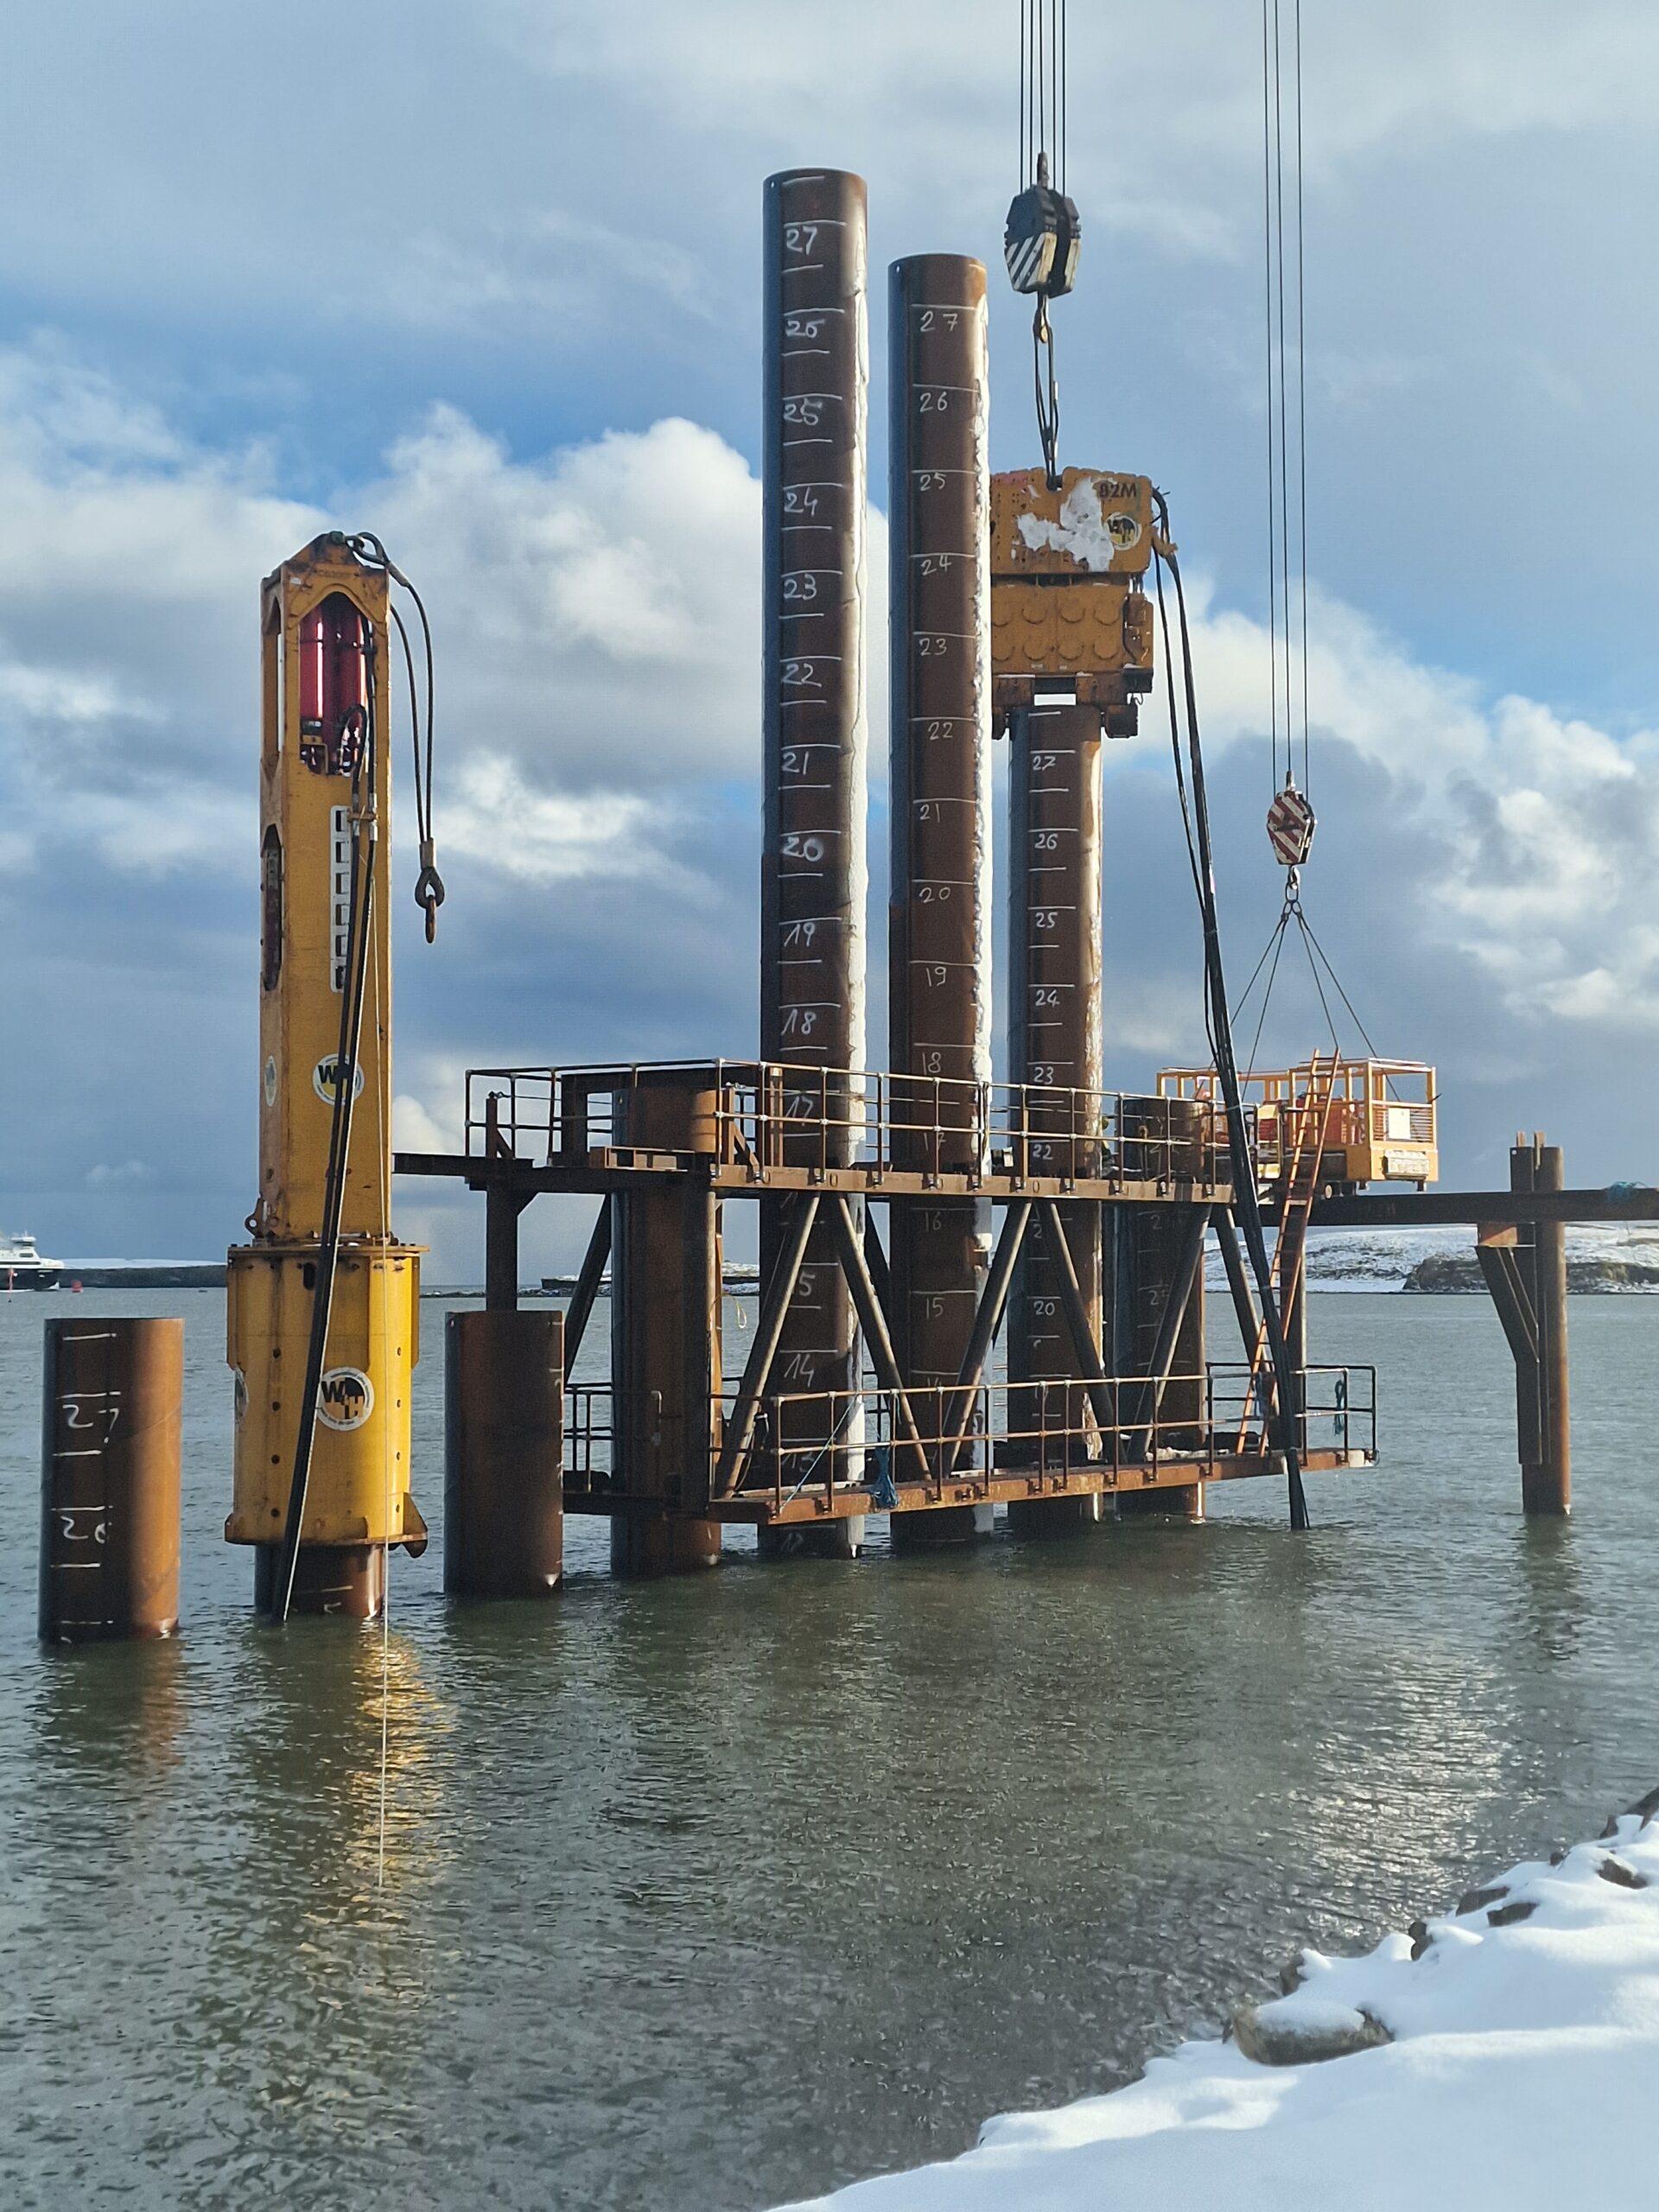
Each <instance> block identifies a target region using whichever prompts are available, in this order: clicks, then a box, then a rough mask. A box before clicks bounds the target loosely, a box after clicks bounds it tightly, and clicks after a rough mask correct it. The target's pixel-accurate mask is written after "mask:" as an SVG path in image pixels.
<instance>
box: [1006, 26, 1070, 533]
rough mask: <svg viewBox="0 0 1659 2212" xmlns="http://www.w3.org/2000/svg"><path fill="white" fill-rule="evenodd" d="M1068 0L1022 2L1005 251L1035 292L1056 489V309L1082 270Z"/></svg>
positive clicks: (1012, 269) (1024, 290)
mask: <svg viewBox="0 0 1659 2212" xmlns="http://www.w3.org/2000/svg"><path fill="white" fill-rule="evenodd" d="M1066 17H1067V0H1020V131H1019V138H1020V169H1019V176H1020V184H1019V189H1018V190H1017V192H1016V193H1015V195H1014V204H1013V206H1012V207H1010V208H1009V210H1008V227H1007V232H1006V233H1005V236H1004V238H1003V255H1004V257H1005V259H1006V260H1007V268H1008V275H1009V277H1010V279H1011V280H1012V282H1013V284H1014V289H1015V291H1016V292H1019V293H1021V294H1024V295H1034V296H1035V300H1036V305H1035V308H1034V311H1033V316H1032V325H1031V338H1032V365H1033V393H1034V397H1035V399H1036V409H1037V435H1038V438H1039V442H1040V443H1041V445H1042V449H1043V467H1044V472H1045V474H1046V478H1047V480H1048V485H1049V488H1050V490H1051V491H1058V489H1059V487H1060V473H1059V439H1060V385H1059V376H1058V371H1057V369H1056V367H1055V360H1054V330H1053V325H1052V322H1051V321H1050V320H1049V307H1050V304H1051V302H1052V301H1054V300H1057V299H1059V298H1061V297H1062V296H1064V295H1065V293H1067V292H1069V291H1070V290H1071V285H1072V282H1073V280H1074V278H1075V276H1076V271H1077V245H1078V235H1079V233H1078V224H1077V208H1076V207H1074V206H1073V204H1072V202H1071V200H1069V199H1067V197H1066V194H1065V184H1066V153H1067V137H1068V130H1067V118H1066V94H1067V82H1066V78H1067V62H1066V52H1067V34H1068V24H1067V20H1066Z"/></svg>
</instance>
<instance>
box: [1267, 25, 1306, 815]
mask: <svg viewBox="0 0 1659 2212" xmlns="http://www.w3.org/2000/svg"><path fill="white" fill-rule="evenodd" d="M1286 4H1288V6H1289V9H1290V13H1291V23H1290V35H1289V47H1290V52H1289V56H1288V65H1289V73H1290V77H1291V86H1290V106H1291V121H1292V125H1293V130H1294V136H1293V137H1292V138H1291V140H1290V143H1289V144H1288V145H1287V132H1286V116H1285V106H1286V99H1285V75H1286V64H1287V56H1286V53H1285V48H1286V36H1285V24H1284V22H1283V12H1284V7H1285V5H1286ZM1287 170H1288V173H1289V180H1290V181H1289V186H1288V190H1289V192H1290V194H1291V204H1292V207H1293V209H1294V266H1293V265H1292V251H1291V248H1290V247H1289V246H1288V245H1287V231H1288V229H1289V227H1290V226H1289V222H1288V220H1287ZM1304 209H1305V193H1304V186H1303V160H1302V5H1301V0H1262V240H1263V251H1262V261H1263V277H1264V284H1265V306H1266V315H1265V324H1266V339H1267V409H1266V412H1267V424H1268V453H1267V461H1268V736H1269V742H1270V747H1271V760H1272V770H1271V775H1272V797H1273V798H1275V799H1276V798H1277V797H1278V794H1279V792H1280V791H1281V789H1286V790H1290V791H1294V790H1295V789H1296V788H1297V785H1296V780H1295V768H1296V754H1297V751H1298V747H1297V735H1298V725H1299V723H1300V740H1301V743H1300V753H1301V770H1302V777H1301V785H1300V789H1301V791H1302V793H1303V795H1304V797H1306V793H1307V791H1308V784H1309V772H1310V767H1311V760H1310V753H1311V748H1310V745H1309V736H1308V730H1309V715H1308V693H1309V683H1308V619H1307V315H1306V306H1307V282H1306V247H1305V232H1306V226H1305V223H1304V219H1303V218H1304ZM1293 288H1294V321H1293V317H1292V315H1291V312H1290V307H1289V301H1290V298H1291V296H1292V293H1293ZM1293 329H1294V341H1293V337H1292V332H1293ZM1293 386H1294V399H1295V407H1294V415H1293V412H1292V408H1291V395H1292V388H1293ZM1293 454H1294V481H1295V498H1294V508H1293V499H1292V476H1293V468H1292V460H1293ZM1293 513H1294V522H1293ZM1293 561H1294V583H1293ZM1299 662H1300V696H1299V686H1298V684H1297V681H1296V677H1297V672H1298V663H1299ZM1281 697H1282V701H1283V708H1284V720H1283V730H1284V779H1283V783H1282V785H1281V779H1280V773H1279V762H1280V747H1279V733H1280V728H1281V722H1280V705H1281ZM1311 838H1312V831H1311V829H1310V831H1309V840H1310V842H1311Z"/></svg>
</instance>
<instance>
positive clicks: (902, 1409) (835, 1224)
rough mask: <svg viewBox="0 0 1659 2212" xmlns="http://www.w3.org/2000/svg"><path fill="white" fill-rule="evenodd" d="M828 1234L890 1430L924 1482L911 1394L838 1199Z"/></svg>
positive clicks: (859, 1244) (847, 1211) (845, 1207)
mask: <svg viewBox="0 0 1659 2212" xmlns="http://www.w3.org/2000/svg"><path fill="white" fill-rule="evenodd" d="M829 1228H830V1233H831V1235H832V1236H834V1238H835V1240H836V1250H837V1252H838V1254H839V1255H840V1259H841V1264H842V1269H843V1271H844V1272H845V1274H846V1278H847V1281H848V1284H849V1287H850V1288H851V1291H852V1294H853V1303H854V1305H855V1306H856V1308H857V1309H858V1318H859V1322H860V1324H861V1326H862V1328H863V1331H864V1335H865V1338H866V1340H867V1342H868V1344H869V1348H870V1361H871V1364H872V1365H873V1366H874V1369H875V1379H876V1381H877V1382H878V1383H880V1387H881V1388H882V1389H884V1390H885V1391H887V1393H888V1395H889V1396H890V1397H891V1398H892V1400H893V1427H894V1429H895V1431H896V1432H897V1433H898V1435H899V1438H900V1439H901V1440H902V1441H903V1443H904V1445H905V1446H906V1450H907V1451H908V1452H910V1453H911V1454H912V1457H913V1458H914V1459H915V1460H916V1462H917V1472H918V1476H919V1477H920V1478H921V1479H922V1480H923V1481H924V1482H925V1481H926V1479H927V1478H928V1476H929V1474H930V1473H931V1468H930V1465H929V1463H928V1457H927V1452H926V1450H925V1447H924V1446H923V1443H922V1438H921V1432H920V1430H919V1429H918V1427H917V1426H916V1415H915V1413H914V1411H913V1409H912V1406H911V1402H910V1393H909V1391H908V1390H907V1389H906V1388H905V1378H904V1376H903V1375H902V1374H901V1373H900V1372H899V1361H898V1357H897V1356H896V1355H895V1353H894V1351H893V1338H892V1337H891V1335H890V1334H889V1333H888V1330H887V1315H886V1314H885V1313H883V1312H882V1310H881V1301H880V1299H879V1298H878V1297H877V1296H876V1294H875V1285H874V1282H873V1281H871V1279H870V1270H869V1267H868V1263H867V1262H866V1261H865V1257H864V1245H863V1241H862V1239H861V1237H860V1236H859V1233H858V1230H857V1227H856V1225H855V1223H854V1220H853V1214H852V1208H851V1207H850V1206H849V1204H848V1202H847V1200H846V1199H845V1198H841V1197H839V1196H837V1197H836V1198H831V1199H830V1200H829Z"/></svg>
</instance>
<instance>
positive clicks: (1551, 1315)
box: [1524, 1140, 1573, 1516]
mask: <svg viewBox="0 0 1659 2212" xmlns="http://www.w3.org/2000/svg"><path fill="white" fill-rule="evenodd" d="M1533 1160H1534V1166H1533V1179H1532V1186H1533V1188H1534V1190H1535V1191H1560V1190H1561V1189H1563V1188H1565V1179H1564V1175H1563V1171H1562V1161H1561V1148H1560V1146H1559V1145H1554V1144H1545V1143H1543V1142H1542V1141H1541V1140H1535V1145H1534V1152H1533ZM1536 1234H1537V1239H1538V1243H1537V1256H1536V1277H1537V1286H1538V1289H1537V1300H1536V1304H1535V1308H1534V1311H1535V1314H1536V1317H1537V1326H1538V1369H1539V1375H1538V1382H1539V1391H1538V1396H1539V1429H1540V1442H1541V1446H1542V1450H1541V1453H1540V1458H1539V1465H1538V1469H1537V1473H1536V1477H1535V1480H1534V1483H1533V1484H1532V1488H1531V1491H1530V1494H1529V1495H1528V1496H1527V1497H1525V1499H1524V1503H1525V1506H1526V1510H1527V1511H1528V1512H1529V1513H1537V1514H1558V1515H1562V1516H1565V1515H1567V1514H1569V1513H1571V1511H1572V1510H1573V1444H1572V1436H1571V1433H1570V1427H1569V1421H1568V1389H1567V1228H1566V1224H1564V1223H1562V1222H1559V1221H1542V1222H1540V1223H1539V1224H1538V1228H1537V1231H1536Z"/></svg>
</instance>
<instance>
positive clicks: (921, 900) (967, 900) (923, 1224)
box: [887, 253, 991, 1386]
mask: <svg viewBox="0 0 1659 2212" xmlns="http://www.w3.org/2000/svg"><path fill="white" fill-rule="evenodd" d="M888 328H889V334H890V335H889V392H890V407H891V417H890V455H891V461H890V487H889V516H890V530H891V536H890V540H889V543H890V589H891V602H890V603H891V607H892V616H891V625H892V627H891V639H892V736H891V753H890V758H891V777H892V836H893V868H892V893H891V898H890V903H889V908H888V938H887V944H888V1027H889V1036H890V1050H889V1053H888V1060H889V1065H891V1067H892V1069H893V1073H894V1078H895V1082H894V1090H895V1102H894V1109H893V1111H894V1119H895V1122H896V1124H898V1126H896V1127H895V1128H894V1131H893V1160H894V1164H895V1166H899V1167H901V1168H906V1169H910V1170H912V1171H915V1170H924V1171H925V1170H926V1169H928V1168H930V1167H932V1168H940V1167H943V1168H947V1169H950V1170H955V1171H958V1172H961V1171H970V1170H973V1169H975V1168H977V1167H980V1166H983V1165H985V1164H986V1163H985V1161H984V1160H983V1157H982V1154H983V1153H984V1150H985V1148H986V1147H985V1144H984V1140H983V1136H982V1132H981V1130H980V1128H979V1127H978V1126H977V1125H978V1122H979V1121H980V1116H979V1114H978V1113H977V1112H976V1110H975V1107H976V1097H975V1093H974V1091H973V1090H971V1089H970V1088H969V1086H971V1085H976V1084H979V1085H988V1084H989V1082H990V1076H991V766H990V743H991V729H990V658H989V655H990V637H989V571H988V515H989V481H990V478H989V463H988V388H987V387H988V354H987V334H986V304H985V271H984V269H983V267H982V264H980V263H979V262H977V261H974V260H970V259H968V258H966V257H963V256H961V255H957V254H942V253H934V254H920V255H917V256H915V257H913V258H912V259H909V260H906V261H899V262H895V263H894V264H893V268H892V269H891V270H890V271H889V276H888ZM906 1075H908V1076H913V1077H917V1078H918V1080H917V1081H916V1082H915V1083H913V1084H902V1083H901V1082H900V1081H899V1078H902V1077H905V1076H906ZM906 1122H911V1123H913V1124H914V1125H915V1126H914V1128H911V1129H906V1127H905V1126H904V1124H905V1123H906ZM936 1132H937V1133H938V1134H937V1135H936ZM889 1218H890V1222H891V1229H890V1232H889V1236H888V1246H889V1260H890V1264H891V1268H892V1274H893V1334H894V1339H895V1342H894V1349H895V1351H896V1352H897V1355H898V1358H899V1366H900V1369H901V1370H902V1371H903V1373H904V1375H905V1377H906V1381H907V1382H912V1383H918V1384H922V1385H924V1386H926V1385H942V1384H947V1383H954V1382H955V1381H956V1379H957V1376H958V1375H959V1374H960V1372H961V1370H962V1362H963V1353H964V1352H965V1351H966V1350H967V1345H968V1339H969V1335H970V1333H971V1332H972V1328H973V1320H974V1310H975V1304H976V1300H977V1298H978V1295H979V1290H980V1286H981V1284H982V1281H983V1278H984V1273H985V1266H986V1261H987V1257H988V1246H989V1233H988V1232H989V1221H988V1208H987V1207H986V1205H984V1204H983V1203H982V1202H976V1201H975V1200H973V1199H966V1200H961V1199H957V1200H951V1199H947V1198H943V1197H937V1198H936V1197H930V1198H929V1200H928V1201H927V1202H926V1203H925V1204H915V1203H912V1204H907V1205H894V1206H893V1208H892V1209H891V1212H890V1216H889Z"/></svg>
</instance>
